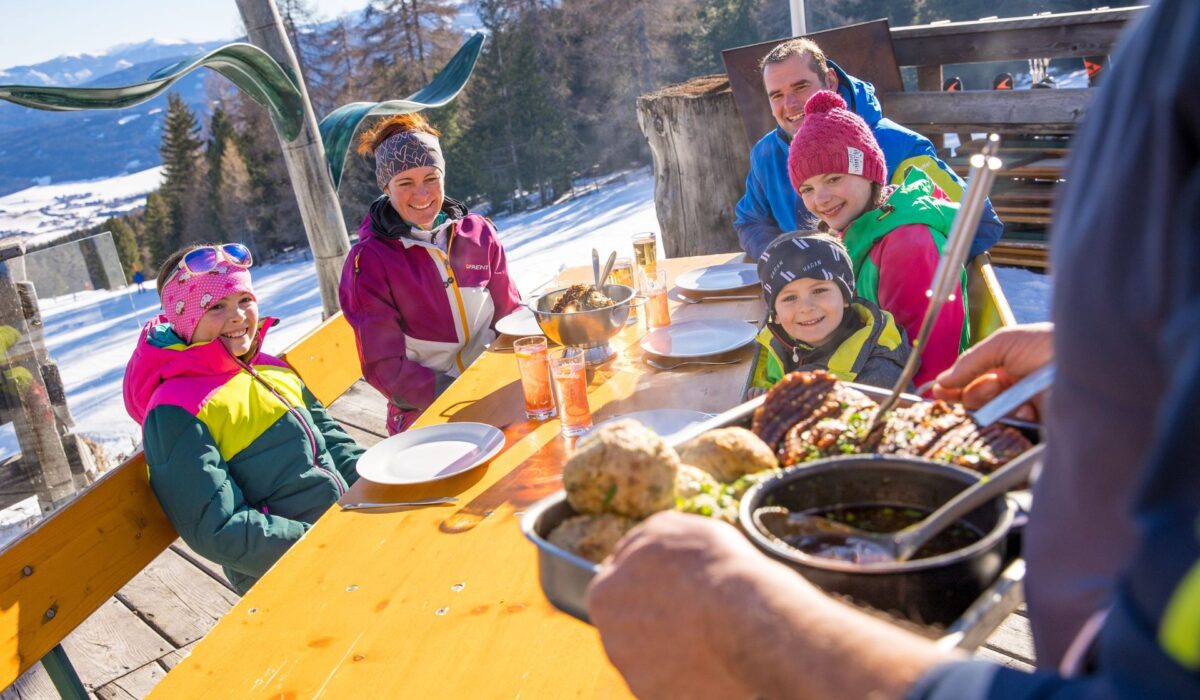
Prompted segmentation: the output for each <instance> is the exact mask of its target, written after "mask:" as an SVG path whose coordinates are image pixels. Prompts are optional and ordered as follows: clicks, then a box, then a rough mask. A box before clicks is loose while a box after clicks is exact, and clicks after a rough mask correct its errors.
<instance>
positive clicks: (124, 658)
mask: <svg viewBox="0 0 1200 700" xmlns="http://www.w3.org/2000/svg"><path fill="white" fill-rule="evenodd" d="M330 412H331V413H332V414H333V416H334V417H335V418H337V419H338V420H339V421H340V422H341V423H342V425H343V426H344V427H345V428H346V430H347V432H349V433H350V434H351V435H352V436H353V437H354V438H355V439H356V440H358V441H359V442H361V443H363V444H368V445H370V444H374V443H376V442H378V441H379V440H380V439H382V438H384V437H386V436H387V430H386V427H385V425H384V416H385V403H384V400H383V398H382V397H381V396H380V395H379V394H378V393H377V392H375V390H374V389H372V388H371V387H369V386H367V384H366V383H365V382H362V381H360V382H359V383H358V384H356V385H355V386H354V387H353V388H352V389H351V390H350V391H349V392H347V393H346V394H345V395H344V396H342V397H341V398H340V399H338V400H337V401H336V402H334V403H333V405H332V406H331V407H330ZM237 599H238V596H237V594H236V593H235V592H234V591H233V589H232V588H231V587H230V586H229V584H228V582H227V581H226V580H225V577H224V575H223V574H222V573H221V570H220V567H218V566H216V565H215V564H212V563H210V562H208V561H206V560H205V559H203V558H202V557H200V556H199V555H197V554H195V553H194V552H192V551H191V550H190V549H188V547H187V545H185V544H184V543H183V541H182V540H177V541H176V542H175V543H174V544H172V545H171V547H170V548H169V549H168V550H167V551H165V552H163V553H162V554H161V555H160V556H159V557H158V558H157V559H155V560H154V561H153V562H151V564H150V565H149V566H148V567H146V569H144V570H143V571H142V572H141V573H140V574H138V575H137V576H136V577H135V578H134V579H133V580H132V581H130V582H129V583H128V584H127V585H126V586H125V587H124V588H122V589H121V591H120V592H119V593H117V595H116V596H115V597H114V598H112V599H111V600H109V601H108V603H107V604H106V605H105V606H104V607H103V608H101V609H100V610H99V611H98V612H97V613H96V614H94V615H92V617H90V618H88V620H87V621H86V622H84V623H83V624H82V625H80V626H79V628H78V629H76V630H75V631H74V632H72V633H71V635H70V636H69V637H67V639H66V641H65V642H64V647H65V648H66V650H67V653H68V655H69V656H70V657H71V661H72V663H73V664H74V665H75V669H76V670H77V671H78V672H79V676H80V678H81V679H82V680H83V683H84V685H85V687H86V688H87V689H88V692H89V693H91V694H92V695H93V696H94V697H96V698H101V699H103V700H109V699H119V700H125V699H129V698H142V697H144V696H145V695H146V694H147V693H148V692H149V691H150V688H152V687H153V686H154V684H155V683H157V682H158V681H159V679H161V678H162V677H163V676H164V675H166V672H167V671H168V670H170V669H171V668H172V667H173V666H174V665H175V664H176V663H178V662H179V660H180V659H182V658H183V657H184V656H185V655H186V654H187V653H188V650H189V649H190V648H191V646H192V645H194V644H195V643H196V642H197V641H198V640H199V639H200V638H201V637H203V636H204V634H205V633H206V632H207V631H208V630H209V629H210V628H211V627H212V626H213V625H214V624H216V621H217V620H218V619H220V617H221V616H222V615H224V614H225V612H226V611H228V610H229V609H230V608H231V607H232V606H233V604H234V603H235V602H236V601H237ZM978 656H979V657H980V658H982V659H987V660H989V661H994V662H996V663H1000V664H1004V665H1005V666H1010V667H1013V668H1019V669H1030V668H1032V664H1033V658H1034V657H1033V640H1032V637H1031V636H1030V631H1029V620H1028V618H1027V617H1026V615H1025V611H1024V608H1023V607H1022V609H1021V610H1020V611H1018V612H1017V613H1015V614H1013V615H1010V616H1009V617H1008V619H1006V620H1005V621H1004V623H1003V624H1002V625H1001V626H1000V627H999V628H998V629H997V630H996V632H995V633H994V634H993V635H992V636H991V637H990V638H989V639H988V640H987V643H986V644H985V645H984V647H982V648H981V649H980V650H979V651H978ZM57 697H58V694H57V693H56V692H55V691H54V687H53V686H52V685H51V684H50V678H49V677H48V676H47V675H46V672H45V671H44V670H42V667H41V665H40V664H39V665H37V666H34V667H33V668H32V669H30V671H29V672H27V673H26V674H25V675H24V676H22V677H21V678H20V679H19V680H18V681H17V682H16V683H14V684H13V685H12V686H11V687H9V688H8V689H7V690H5V691H3V692H0V700H16V699H17V698H19V699H21V700H34V699H36V700H43V699H47V700H49V699H55V698H57Z"/></svg>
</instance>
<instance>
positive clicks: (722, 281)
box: [675, 263, 758, 292]
mask: <svg viewBox="0 0 1200 700" xmlns="http://www.w3.org/2000/svg"><path fill="white" fill-rule="evenodd" d="M752 284H758V266H757V265H755V264H753V263H728V264H726V265H713V266H711V267H702V268H700V269H698V270H689V271H687V272H685V273H683V274H682V275H680V276H678V277H676V278H675V286H676V287H679V288H680V289H683V290H686V291H689V292H728V291H731V290H734V289H741V288H742V287H748V286H750V285H752Z"/></svg>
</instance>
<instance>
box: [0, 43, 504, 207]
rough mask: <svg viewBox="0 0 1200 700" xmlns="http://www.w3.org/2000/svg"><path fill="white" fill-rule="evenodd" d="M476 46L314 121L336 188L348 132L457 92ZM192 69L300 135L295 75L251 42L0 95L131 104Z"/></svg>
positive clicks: (58, 102)
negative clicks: (412, 88)
mask: <svg viewBox="0 0 1200 700" xmlns="http://www.w3.org/2000/svg"><path fill="white" fill-rule="evenodd" d="M482 48H483V35H482V34H478V33H477V34H474V35H473V36H472V37H471V38H470V39H468V40H467V41H466V43H464V44H463V45H462V48H460V49H459V50H458V52H457V53H456V54H454V57H453V58H451V59H450V61H449V62H448V63H447V64H446V65H445V67H443V68H442V70H441V71H439V72H438V74H437V75H436V76H434V78H433V80H432V81H430V83H429V85H426V86H425V87H424V88H422V89H420V90H418V91H417V92H415V93H413V94H412V95H409V96H408V97H406V98H404V99H402V100H389V101H387V102H352V103H350V104H348V105H345V106H344V107H339V108H338V109H336V110H334V111H333V112H332V113H330V114H329V116H327V117H325V118H324V119H322V120H321V124H320V130H321V140H322V141H323V142H324V144H325V158H326V163H327V165H328V166H329V175H330V178H331V179H332V180H333V186H334V187H335V188H336V187H337V186H338V183H339V182H341V179H342V170H343V168H344V165H345V161H346V154H347V152H348V151H349V149H350V144H351V142H352V141H353V139H354V131H355V130H356V129H357V128H358V125H359V123H361V122H362V120H363V119H365V118H366V117H368V116H372V115H381V114H404V113H406V112H417V111H420V110H422V109H427V108H430V107H441V106H443V105H445V104H447V103H448V102H450V101H451V100H453V99H454V98H455V96H457V95H458V93H459V92H461V91H462V89H463V86H464V85H466V83H467V79H468V78H470V77H471V72H472V71H473V70H474V68H475V62H476V61H477V60H478V58H479V52H480V50H481V49H482ZM197 68H210V69H212V70H215V71H216V72H218V73H220V74H221V75H223V76H225V77H226V78H228V79H229V80H230V81H232V82H233V84H234V85H236V86H237V87H238V88H239V89H241V90H242V91H243V92H245V93H246V94H247V95H249V96H250V98H251V99H253V100H254V101H255V102H257V103H259V104H260V105H262V106H263V107H266V109H267V111H268V113H269V114H270V115H271V123H272V124H274V125H275V129H276V131H277V132H278V133H279V134H280V136H281V137H282V138H283V140H285V141H292V140H294V139H295V138H296V136H297V135H298V134H299V133H300V127H301V123H302V120H303V107H302V103H301V100H302V99H303V97H302V95H301V93H300V89H299V88H298V87H297V82H296V80H295V79H294V78H293V77H292V76H291V75H290V74H289V73H288V71H286V70H285V69H284V68H283V67H282V66H280V65H279V63H278V62H276V61H275V59H273V58H271V56H269V55H268V54H267V53H266V52H265V51H263V50H262V49H260V48H258V47H257V46H254V45H252V44H242V43H237V44H229V45H227V46H222V47H221V48H219V49H215V50H213V51H209V52H208V53H204V54H199V55H196V56H191V57H189V58H185V59H183V60H181V61H178V62H176V63H174V64H171V65H169V66H166V67H165V68H160V69H159V70H157V71H155V72H154V73H153V74H151V75H150V76H149V77H148V78H147V79H146V80H145V81H144V82H140V83H135V84H133V85H123V86H118V87H102V88H82V87H47V86H41V85H0V100H7V101H8V102H12V103H14V104H19V105H22V106H25V107H32V108H34V109H44V110H51V111H77V110H85V109H122V108H125V107H133V106H135V105H139V104H141V103H143V102H146V101H147V100H151V99H153V98H154V97H156V96H158V95H160V94H162V93H163V92H165V91H166V90H167V88H169V87H171V85H173V84H174V83H176V82H177V81H179V80H180V79H181V78H183V77H184V76H186V75H187V74H188V73H191V72H192V71H194V70H196V69H197Z"/></svg>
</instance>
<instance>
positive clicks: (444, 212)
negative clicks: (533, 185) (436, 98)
mask: <svg viewBox="0 0 1200 700" xmlns="http://www.w3.org/2000/svg"><path fill="white" fill-rule="evenodd" d="M438 135H439V134H438V132H437V130H436V129H434V128H433V127H432V126H430V125H429V123H428V122H426V121H425V119H424V118H423V117H421V116H420V115H419V114H401V115H397V116H393V117H390V118H388V119H386V120H384V121H382V122H380V123H379V124H378V125H376V126H375V127H374V128H372V129H371V130H369V131H368V132H366V133H365V134H363V136H362V137H361V138H360V140H359V146H358V151H359V153H360V154H362V155H363V156H364V157H365V156H367V155H370V154H374V156H375V179H376V183H377V184H378V185H379V189H380V190H382V191H383V196H381V197H380V198H378V199H376V200H375V201H374V202H372V203H371V207H370V209H369V211H368V212H367V216H366V217H365V218H364V219H363V222H362V224H361V225H360V226H359V229H358V243H356V244H355V245H354V247H352V248H351V249H350V254H349V256H348V257H347V258H346V265H345V267H343V268H342V281H341V286H340V288H339V291H338V296H339V298H340V299H341V303H342V311H343V313H344V314H345V315H346V320H347V321H349V322H350V325H351V327H353V328H354V337H355V340H356V342H357V344H358V359H359V363H360V364H361V365H362V371H363V377H365V378H366V380H367V381H368V382H370V384H371V386H373V387H375V388H376V389H378V390H379V391H380V392H381V393H382V394H383V395H384V396H386V397H387V398H388V417H387V426H388V432H390V433H392V434H395V433H398V432H401V431H403V430H406V429H407V428H408V427H409V426H411V425H412V423H413V421H415V420H416V419H417V416H419V415H420V414H421V412H422V411H424V410H425V409H426V408H428V407H429V405H430V404H431V403H433V400H434V399H435V398H436V397H437V396H438V394H440V393H441V392H442V391H443V390H444V389H445V388H446V387H447V386H449V385H450V383H451V382H453V381H454V379H455V378H456V377H458V376H459V375H460V374H462V372H463V370H465V369H466V368H467V367H468V366H469V365H470V364H471V363H472V362H473V361H474V360H475V358H476V357H479V355H480V354H481V353H482V352H483V349H484V346H485V345H487V344H488V343H489V342H491V341H492V340H493V339H494V338H495V337H496V332H495V330H494V328H493V327H494V325H495V322H496V320H497V319H500V318H503V317H505V316H507V315H508V314H510V313H512V312H513V311H514V310H515V309H516V308H517V304H518V302H519V301H520V298H521V296H520V293H519V292H518V291H517V288H516V285H514V284H513V282H512V280H511V279H510V278H509V276H508V263H507V261H506V260H505V256H504V247H503V246H502V245H500V241H499V240H498V239H497V238H496V229H495V227H494V226H492V223H491V222H490V221H488V220H487V219H485V218H483V217H482V216H478V215H475V214H470V213H468V212H467V208H466V207H465V206H463V205H462V204H461V203H460V202H457V201H455V200H453V199H450V198H448V197H446V196H445V194H444V193H443V189H442V186H443V183H444V182H445V173H446V167H445V161H444V159H443V158H442V152H441V147H440V145H439V143H438Z"/></svg>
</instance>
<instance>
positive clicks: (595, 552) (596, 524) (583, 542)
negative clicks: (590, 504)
mask: <svg viewBox="0 0 1200 700" xmlns="http://www.w3.org/2000/svg"><path fill="white" fill-rule="evenodd" d="M636 524H637V523H635V522H634V521H632V520H630V519H629V518H623V517H621V516H619V515H613V514H611V513H601V514H599V515H593V514H588V515H576V516H575V517H573V518H567V519H566V520H564V521H562V522H561V523H559V524H558V527H556V528H554V531H553V532H551V533H550V537H549V540H550V544H552V545H555V546H556V547H562V548H563V549H565V550H567V551H568V552H571V553H573V554H578V555H579V556H581V557H583V558H584V559H587V560H588V561H594V562H596V563H599V562H601V561H603V560H604V558H605V557H607V556H608V555H609V554H612V551H613V547H615V546H616V545H617V541H618V540H620V539H621V538H622V537H624V536H625V533H626V532H629V530H630V529H632V528H633V526H634V525H636Z"/></svg>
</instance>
